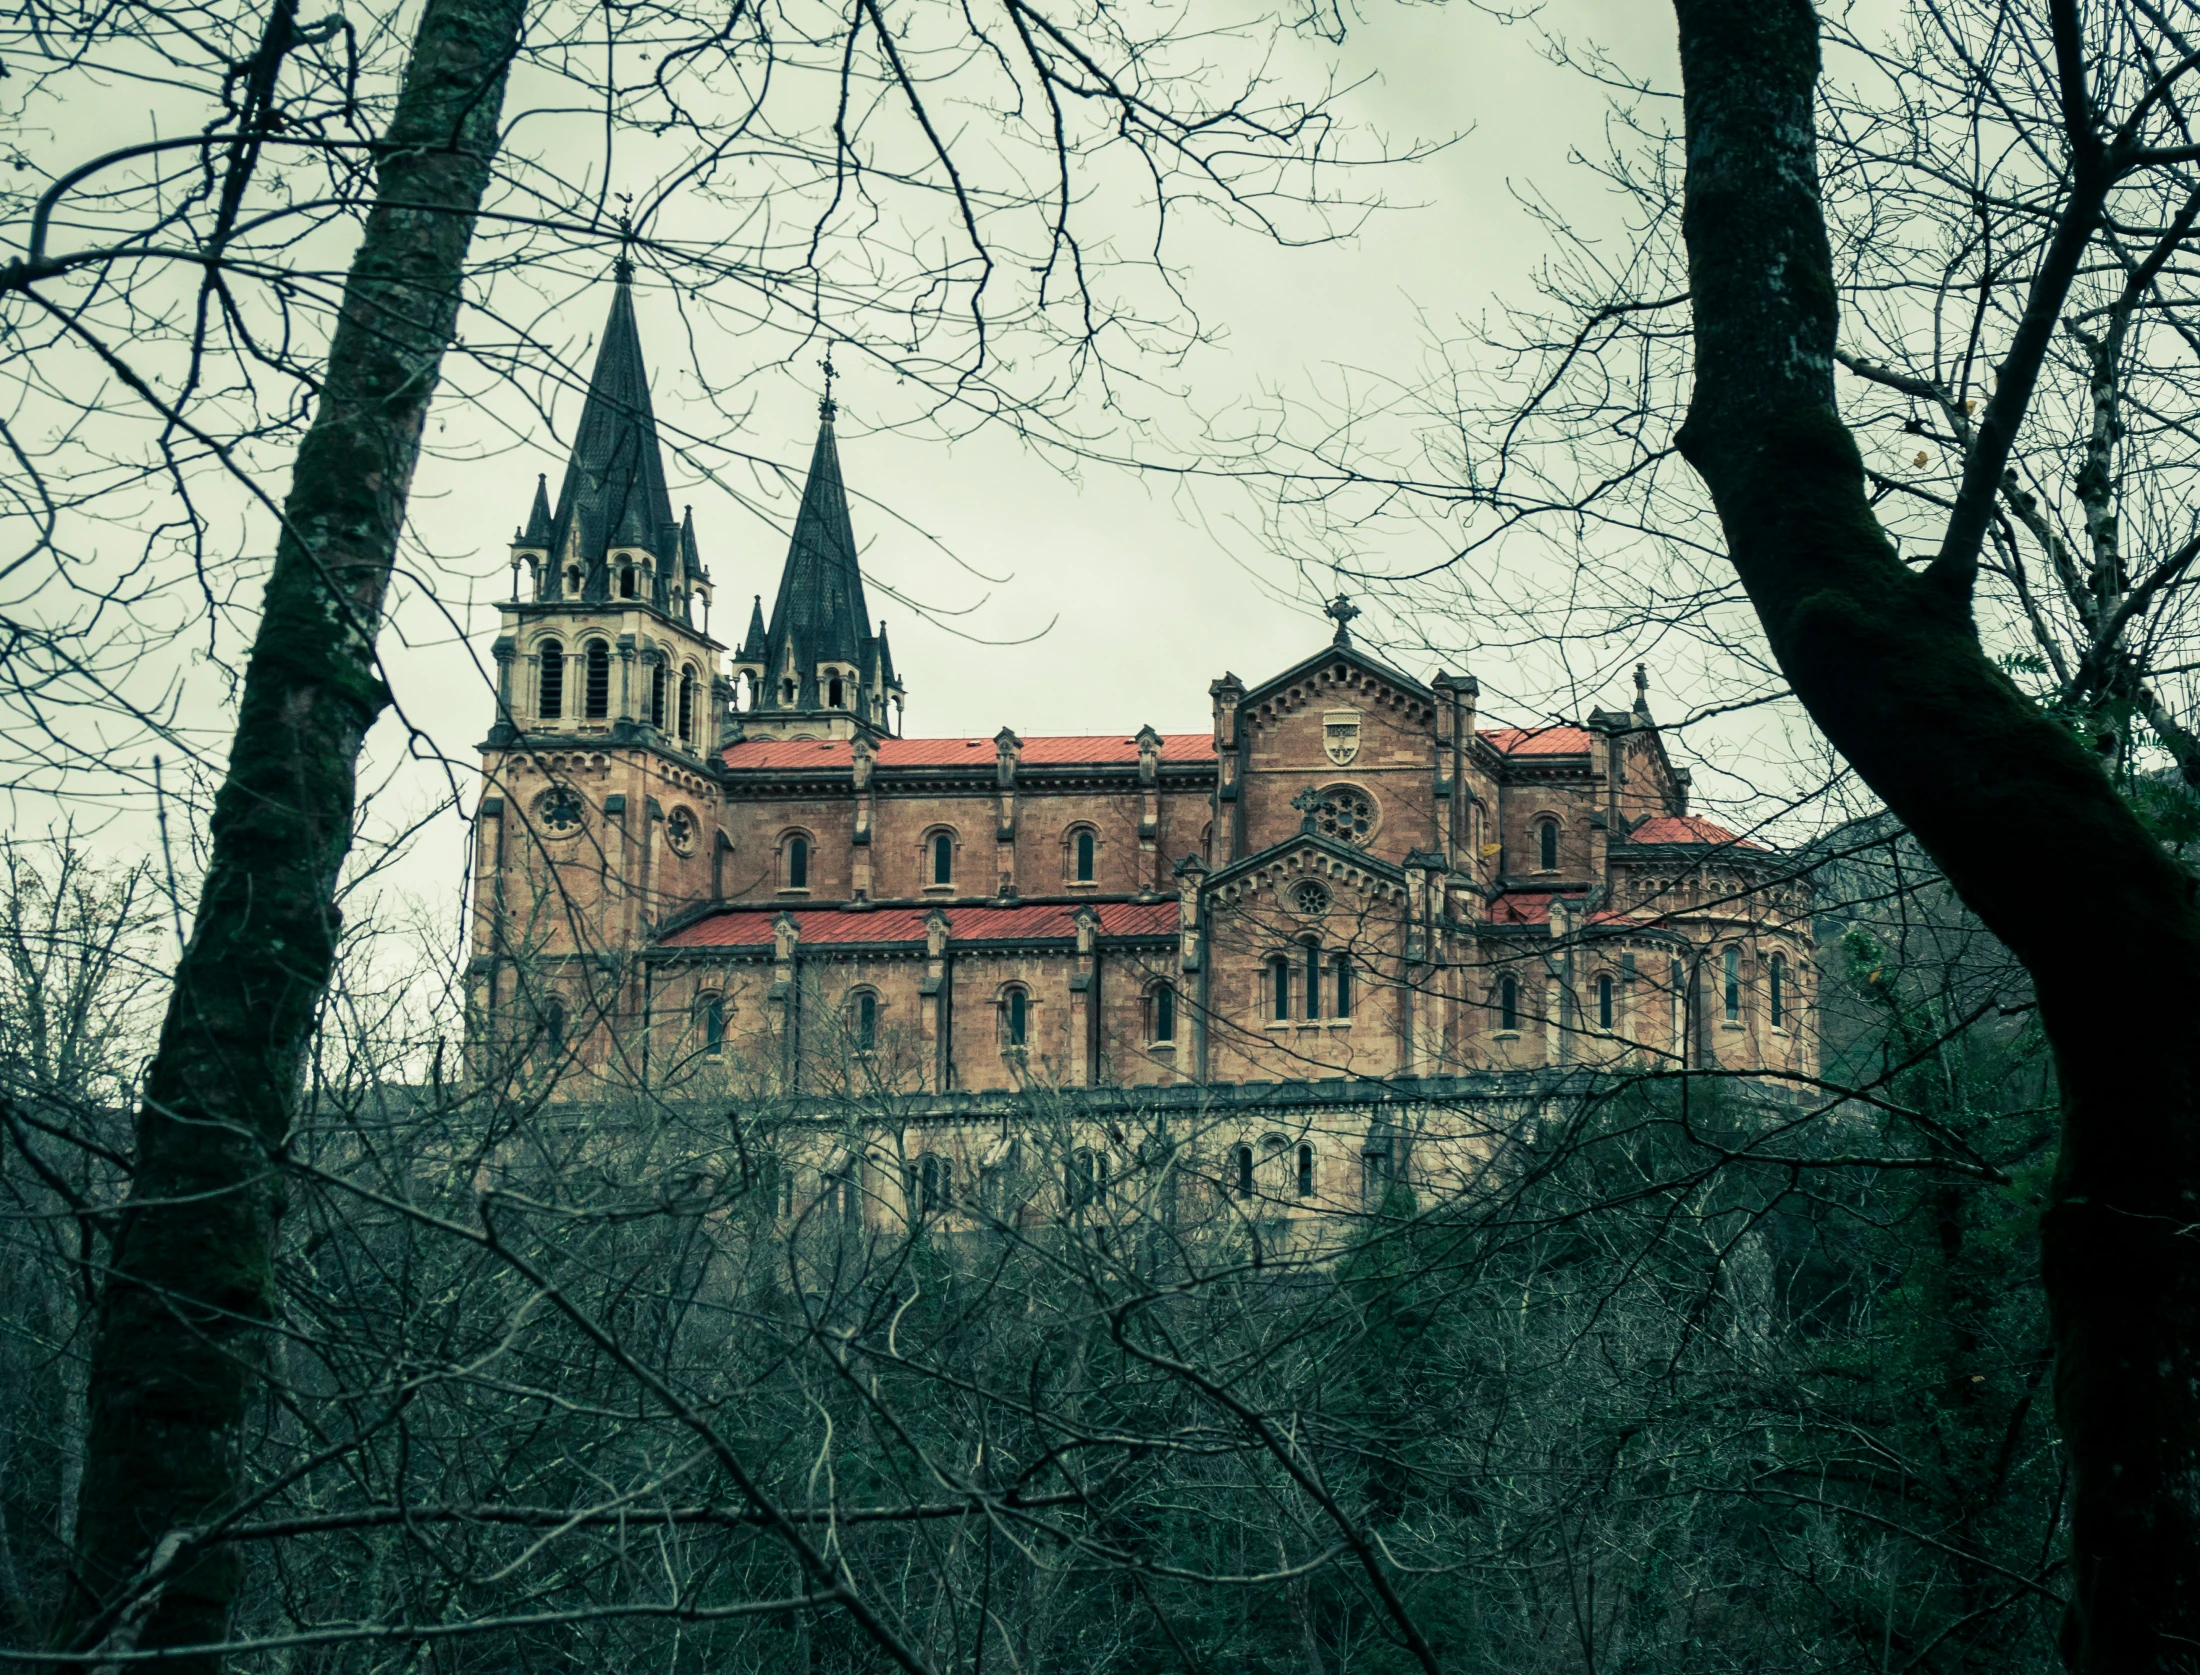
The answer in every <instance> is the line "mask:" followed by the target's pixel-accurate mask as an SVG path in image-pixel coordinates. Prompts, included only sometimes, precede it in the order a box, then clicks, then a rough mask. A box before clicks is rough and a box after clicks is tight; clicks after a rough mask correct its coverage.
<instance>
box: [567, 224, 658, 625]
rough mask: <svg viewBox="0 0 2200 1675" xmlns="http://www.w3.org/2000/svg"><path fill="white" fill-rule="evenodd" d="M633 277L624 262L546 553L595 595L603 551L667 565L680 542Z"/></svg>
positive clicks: (600, 591)
mask: <svg viewBox="0 0 2200 1675" xmlns="http://www.w3.org/2000/svg"><path fill="white" fill-rule="evenodd" d="M631 273H632V270H631V269H630V268H629V267H628V266H627V264H626V263H624V262H623V261H622V262H621V263H620V264H619V270H618V283H617V285H616V286H615V287H614V289H613V292H612V297H611V313H610V316H609V318H607V319H606V320H605V321H604V328H603V345H602V347H601V348H600V349H598V350H597V352H596V370H595V372H594V374H593V375H592V376H591V377H590V378H589V380H588V400H587V402H586V403H585V405H583V407H582V408H581V423H580V429H579V430H578V431H576V432H575V433H574V436H573V453H572V457H571V458H570V459H569V460H568V461H567V462H566V467H565V481H564V483H563V484H562V485H561V486H560V487H559V489H558V506H557V511H556V514H555V515H554V517H553V518H552V521H551V531H550V550H551V553H552V556H553V557H554V558H555V559H556V560H557V561H558V562H560V563H562V562H564V561H565V560H566V558H567V556H568V554H576V553H577V556H578V557H579V559H580V561H581V563H582V564H583V565H585V566H586V568H587V582H586V589H587V592H588V593H589V595H590V596H591V597H597V598H600V597H603V595H604V592H605V587H606V579H605V570H604V558H605V554H606V553H607V552H608V551H609V550H610V548H611V547H612V545H613V544H614V543H615V542H616V543H620V544H625V543H627V542H632V543H633V544H635V545H640V546H645V547H646V548H647V549H648V550H649V551H650V552H652V553H654V554H655V555H656V556H657V558H658V560H659V562H660V563H661V564H663V565H665V566H666V567H667V568H669V567H670V566H671V565H672V564H673V563H675V562H677V559H678V556H679V549H680V545H681V540H680V526H679V524H678V522H677V521H676V520H675V519H674V518H673V515H672V496H671V495H670V493H668V492H667V490H666V488H665V462H664V455H663V452H662V450H661V449H660V448H659V446H658V442H657V418H656V414H655V413H654V412H653V411H652V409H651V407H650V402H649V375H648V372H647V369H646V368H645V367H644V366H643V364H642V339H641V333H640V331H639V329H638V328H637V327H636V326H635V323H634V294H633V286H632V283H631Z"/></svg>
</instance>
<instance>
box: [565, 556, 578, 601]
mask: <svg viewBox="0 0 2200 1675" xmlns="http://www.w3.org/2000/svg"><path fill="white" fill-rule="evenodd" d="M565 596H566V597H567V598H568V599H578V598H579V597H580V596H581V567H580V566H579V565H578V564H568V565H567V566H566V567H565Z"/></svg>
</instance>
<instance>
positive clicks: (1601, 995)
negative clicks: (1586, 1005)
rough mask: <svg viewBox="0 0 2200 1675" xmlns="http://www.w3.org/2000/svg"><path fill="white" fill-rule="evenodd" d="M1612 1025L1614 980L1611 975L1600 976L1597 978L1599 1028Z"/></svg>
mask: <svg viewBox="0 0 2200 1675" xmlns="http://www.w3.org/2000/svg"><path fill="white" fill-rule="evenodd" d="M1611 1027H1612V980H1611V978H1609V977H1599V978H1598V979H1597V1028H1599V1029H1610V1028H1611Z"/></svg>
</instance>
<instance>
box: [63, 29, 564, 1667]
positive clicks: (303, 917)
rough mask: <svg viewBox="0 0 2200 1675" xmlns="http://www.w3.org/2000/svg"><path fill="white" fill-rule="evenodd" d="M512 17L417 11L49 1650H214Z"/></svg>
mask: <svg viewBox="0 0 2200 1675" xmlns="http://www.w3.org/2000/svg"><path fill="white" fill-rule="evenodd" d="M523 17H524V9H523V7H522V6H521V5H520V4H519V0H429V3H428V5H427V7H426V9H425V11H424V13H423V14H422V17H421V21H420V27H419V31H418V34H417V36H416V37H415V41H414V46H413V55H412V59H411V63H410V65H409V68H408V71H407V74H406V77H405V81H404V85H403V88H402V90H401V92H400V95H399V100H398V105H397V108H396V111H395V113H394V115H393V118H392V122H391V126H390V130H389V133H388V135H387V138H386V142H385V143H386V149H385V151H384V153H383V155H382V160H381V165H380V171H379V179H378V187H377V201H376V203H375V206H374V208H373V210H372V212H371V213H370V215H369V217H368V220H367V224H366V228H365V232H364V234H363V236H362V238H361V241H360V245H359V249H358V252H357V254H356V256H355V257H354V259H353V262H352V267H351V273H350V275H349V278H348V280H347V282H346V285H345V291H344V300H343V306H342V310H341V313H340V314H339V317H338V321H337V328H336V333H335V337H334V340H333V342H332V343H331V346H330V351H329V361H328V372H327V379H326V382H325V384H324V386H323V390H322V395H321V400H320V406H319V409H318V411H317V412H316V413H315V415H314V420H313V423H312V425H311V427H310V428H309V430H308V432H307V434H306V437H305V440H304V442H303V443H302V445H301V446H300V449H299V454H298V460H297V463H296V466H295V467H294V470H293V474H292V479H291V487H290V493H289V497H288V499H287V501H286V502H285V506H284V517H285V526H284V528H283V530H282V532H281V536H280V539H279V542H278V545H277V549H276V556H275V563H274V567H273V570H272V573H271V575H270V577H269V581H268V587H267V598H266V604H265V608H264V610H263V613H262V616H261V620H260V625H259V629H258V633H257V635H256V637H255V639H254V642H253V647H252V652H251V656H250V659H249V662H248V664H247V667H246V673H245V683H244V695H243V700H242V703H241V705H240V707H239V712H238V718H237V729H236V735H235V739H234V742H233V744H232V748H231V753H230V759H229V768H228V773H227V776H226V779H225V781H224V783H223V785H222V788H221V791H220V793H219V795H218V797H217V800H216V802H215V807H214V815H213V820H212V830H211V834H210V835H211V839H212V854H211V861H210V866H209V870H208V874H207V880H206V884H205V887H204V890H203V892H202V895H201V897H200V901H199V908H198V915H197V922H196V929H195V931H194V934H193V936H192V939H191V942H190V945H189V947H188V948H186V949H185V951H184V955H183V958H182V961H181V962H180V964H179V966H178V968H177V973H176V980H175V987H174V991H173V993H172V995H171V998H170V1002H169V1007H168V1013H167V1017H166V1020H165V1022H164V1024H163V1027H162V1031H161V1037H160V1044H159V1048H158V1052H157V1055H156V1057H155V1058H154V1061H153V1064H152V1066H151V1068H150V1070H149V1072H148V1075H147V1080H146V1091H145V1101H144V1107H143V1109H142V1111H141V1112H140V1113H139V1118H138V1130H137V1160H136V1174H135V1177H134V1180H133V1184H132V1189H131V1196H130V1200H129V1202H128V1204H127V1205H126V1206H125V1208H124V1211H123V1213H122V1216H121V1218H120V1222H119V1225H118V1228H117V1233H116V1239H115V1247H114V1259H113V1265H112V1270H111V1274H110V1278H109V1280H108V1283H107V1287H106V1291H105V1294H104V1296H103V1298H102V1302H101V1313H100V1322H99V1337H98V1342H97V1345H96V1347H95V1350H94V1354H93V1361H92V1372H91V1382H90V1392H89V1408H90V1418H89V1435H88V1438H87V1451H86V1462H85V1469H84V1477H83V1486H82V1492H81V1495H80V1499H79V1506H80V1510H79V1514H78V1526H77V1527H78V1575H79V1581H80V1586H79V1588H78V1590H77V1592H76V1594H75V1596H74V1597H73V1598H72V1599H71V1600H70V1602H69V1604H68V1606H67V1607H66V1608H65V1612H64V1615H63V1618H62V1620H61V1622H60V1623H59V1624H58V1625H57V1629H56V1634H55V1640H56V1643H57V1644H59V1645H79V1644H96V1643H98V1642H100V1641H101V1640H103V1639H105V1638H106V1637H107V1636H108V1635H109V1634H111V1633H113V1632H115V1631H116V1629H117V1628H118V1627H124V1626H129V1627H130V1632H132V1633H133V1634H134V1638H135V1640H136V1642H137V1644H138V1645H139V1646H140V1647H141V1648H153V1647H164V1646H187V1645H196V1644H209V1643H213V1642H218V1641H220V1640H222V1639H223V1638H224V1637H225V1633H226V1629H227V1624H228V1620H229V1609H230V1605H231V1602H232V1601H233V1599H234V1597H235V1594H236V1589H237V1585H238V1579H239V1564H238V1561H237V1560H236V1558H235V1557H234V1556H233V1555H232V1554H231V1553H229V1552H228V1551H226V1550H224V1549H223V1548H222V1547H221V1546H220V1545H219V1544H213V1545H211V1546H204V1545H201V1544H198V1543H195V1542H193V1541H191V1540H190V1539H188V1536H189V1532H192V1531H196V1530H202V1529H204V1528H206V1527H207V1526H208V1525H209V1524H210V1523H212V1522H213V1521H214V1520H216V1519H218V1518H219V1517H220V1515H221V1513H222V1511H223V1509H224V1508H225V1507H227V1506H228V1505H230V1504H231V1503H232V1502H233V1500H234V1498H235V1496H236V1495H237V1493H238V1489H239V1473H240V1454H241V1447H242V1439H243V1433H244V1428H245V1421H246V1417H247V1413H248V1411H249V1404H250V1400H251V1392H252V1387H253V1373H254V1368H255V1364H256V1361H257V1359H258V1357H259V1355H260V1353H261V1339H262V1333H263V1328H264V1327H265V1325H266V1323H267V1322H268V1321H269V1320H270V1318H271V1317H272V1316H273V1314H274V1311H275V1308H276V1306H277V1299H276V1296H275V1280H274V1273H273V1266H272V1257H271V1252H272V1248H273V1238H274V1231H275V1226H276V1223H277V1220H278V1218H279V1217H280V1215H281V1213H282V1189H281V1176H280V1170H279V1159H280V1154H281V1150H282V1147H283V1144H284V1138H285V1135H286V1133H287V1131H288V1128H289V1124H290V1119H291V1115H292V1110H293V1105H294V1102H295V1099H296V1096H297V1091H298V1088H299V1085H300V1080H301V1076H302V1074H303V1069H304V1063H305V1059H304V1055H305V1052H306V1048H307V1043H308V1040H309V1037H310V1034H311V1030H312V1026H313V1019H314V1015H315V1011H316V1009H317V1008H318V1006H319V1004H320V1001H321V997H322V995H323V993H324V991H325V989H326V987H327V983H328V979H329V974H330V969H331V966H332V964H333V961H334V958H335V949H336V938H337V932H338V928H339V927H338V917H337V912H336V907H335V888H336V882H337V874H338V870H339V869H340V867H341V866H342V864H343V860H344V855H345V851H346V849H347V847H348V845H349V841H350V835H351V825H352V818H353V813H354V795H355V786H354V773H355V765H356V762H357V759H358V753H359V748H360V745H361V743H362V742H363V741H364V739H365V737H366V733H367V729H368V728H369V727H370V726H372V725H373V723H374V720H375V718H376V716H377V715H378V714H379V713H380V712H381V710H382V708H383V706H384V705H385V703H386V702H387V697H388V695H387V693H386V692H385V691H384V689H383V686H382V683H381V680H380V677H379V675H378V673H377V671H376V667H375V661H374V646H375V637H376V633H377V630H378V628H379V626H380V623H381V620H382V609H383V600H384V595H385V593H386V591H387V588H388V584H389V577H390V571H391V566H392V564H393V562H394V560H395V557H396V552H397V540H398V534H399V530H400V528H401V526H402V523H403V519H404V514H405V500H406V495H407V492H408V489H409V487H410V484H411V480H412V473H413V466H414V463H415V461H416V460H417V459H418V457H419V447H420V436H421V430H422V426H423V423H424V421H425V418H426V413H427V406H428V402H429V399H430V397H431V396H432V394H433V393H434V390H435V385H436V380H437V376H438V371H439V368H440V364H441V359H442V355H443V352H444V350H445V348H446V347H447V346H448V344H449V342H450V338H451V333H452V331H453V329H454V326H455V323H456V320H457V309H458V296H459V283H460V278H461V275H462V273H463V269H464V263H465V257H466V251H467V247H468V245H469V243H470V241H471V239H472V236H473V223H474V216H475V214H476V212H477V211H478V209H479V207H480V203H481V198H482V194H483V192H484V190H485V189H486V187H487V184H488V178H489V169H490V162H491V159H492V157H493V155H494V152H495V146H496V138H497V122H498V116H499V113H500V112H501V110H502V107H503V93H504V83H505V79H506V74H507V71H508V69H509V66H510V63H511V59H512V56H513V53H514V51H515V50H516V48H517V45H518V42H519V38H520V30H521V26H522V21H523ZM164 1544H165V1545H164ZM164 1555H165V1556H166V1557H168V1558H169V1560H170V1562H169V1563H168V1564H167V1566H166V1568H165V1570H164V1571H160V1572H158V1574H157V1587H154V1588H149V1587H148V1586H147V1584H148V1582H149V1581H150V1580H155V1579H156V1576H155V1573H154V1572H151V1571H149V1568H148V1567H149V1565H152V1564H153V1561H155V1559H156V1558H158V1557H161V1556H164ZM221 1661H222V1660H221V1659H220V1658H218V1657H215V1656H207V1657H202V1658H188V1659H183V1660H179V1661H178V1662H176V1663H171V1664H165V1665H164V1666H163V1667H168V1668H181V1669H187V1670H211V1669H213V1668H215V1667H217V1666H218V1665H219V1664H220V1662H221Z"/></svg>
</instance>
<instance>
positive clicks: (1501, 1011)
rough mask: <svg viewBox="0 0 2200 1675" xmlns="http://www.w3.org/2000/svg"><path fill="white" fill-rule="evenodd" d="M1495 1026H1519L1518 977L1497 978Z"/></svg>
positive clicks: (1511, 1027)
mask: <svg viewBox="0 0 2200 1675" xmlns="http://www.w3.org/2000/svg"><path fill="white" fill-rule="evenodd" d="M1497 1027H1498V1028H1499V1029H1518V1028H1519V1027H1520V979H1519V978H1517V977H1500V978H1499V979H1498V980H1497Z"/></svg>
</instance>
